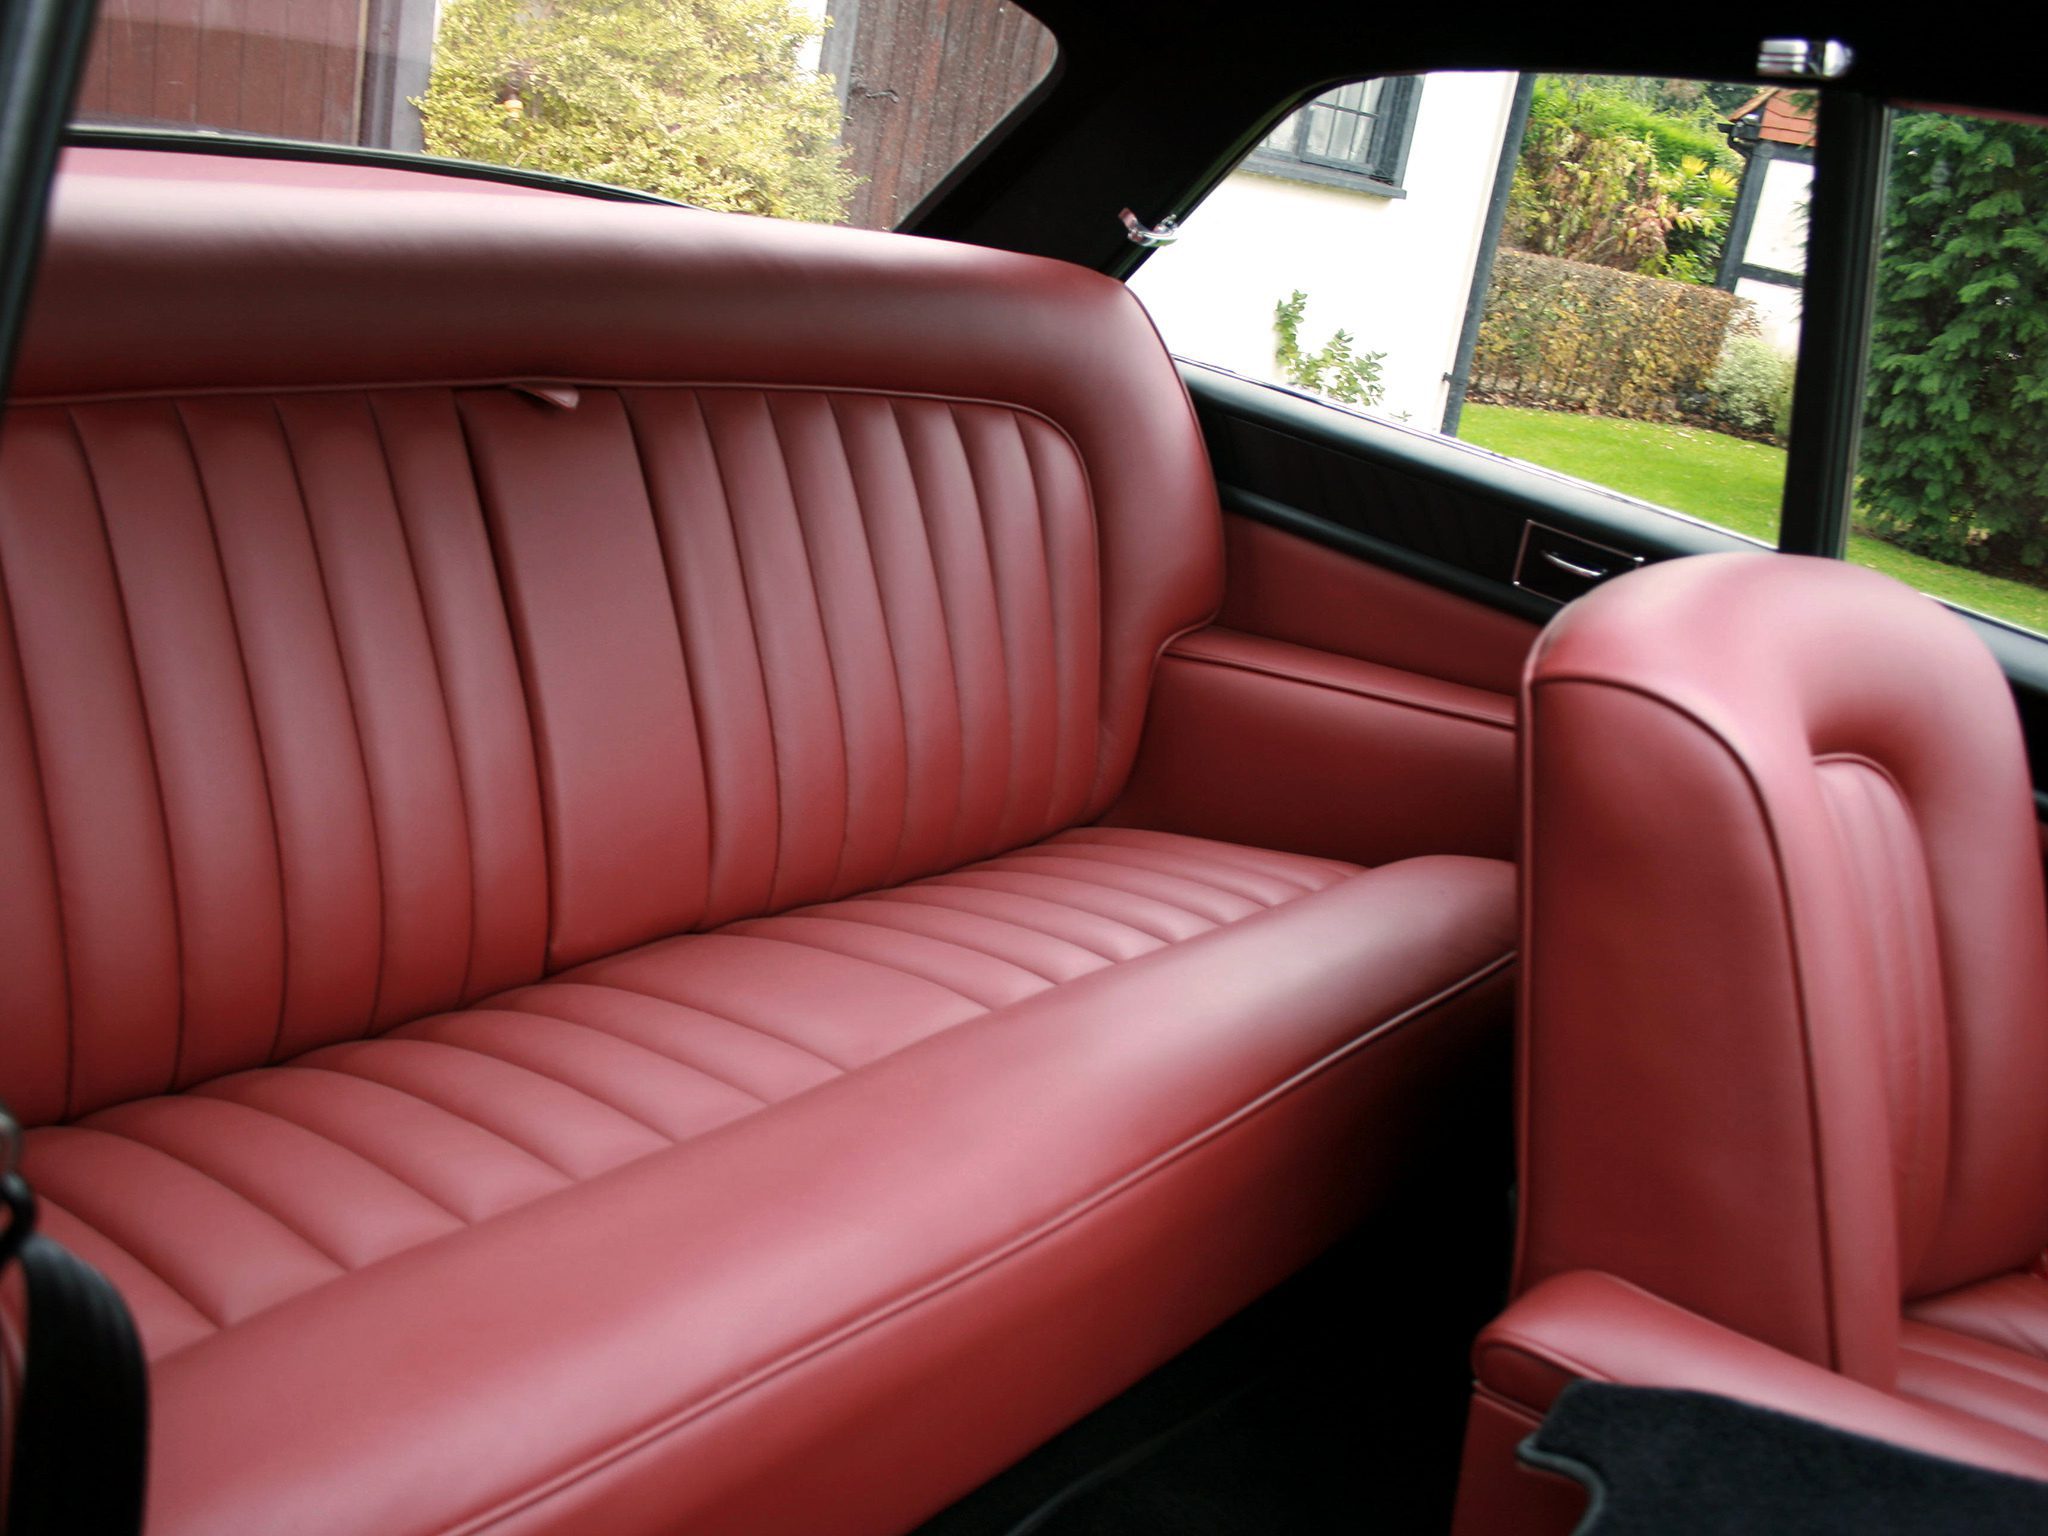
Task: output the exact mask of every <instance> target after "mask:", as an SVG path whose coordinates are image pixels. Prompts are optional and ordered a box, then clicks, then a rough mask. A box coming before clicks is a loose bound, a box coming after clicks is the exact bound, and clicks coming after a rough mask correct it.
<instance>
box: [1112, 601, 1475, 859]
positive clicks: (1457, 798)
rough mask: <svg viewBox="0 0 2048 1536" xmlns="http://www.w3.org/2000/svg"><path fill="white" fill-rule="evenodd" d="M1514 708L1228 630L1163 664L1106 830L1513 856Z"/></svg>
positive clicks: (1184, 646)
mask: <svg viewBox="0 0 2048 1536" xmlns="http://www.w3.org/2000/svg"><path fill="white" fill-rule="evenodd" d="M1514 750H1515V701H1514V700H1513V699H1511V698H1508V697H1506V696H1504V695H1502V694H1497V693H1489V692H1487V691H1486V690H1485V689H1483V688H1470V687H1467V686H1465V685H1464V684H1462V683H1451V682H1444V681H1442V680H1441V679H1438V678H1433V677H1425V676H1423V675H1422V674H1420V673H1416V672H1406V671H1403V670H1401V669H1400V668H1398V667H1388V666H1382V665H1380V664H1379V663H1377V662H1370V661H1359V660H1356V659H1354V658H1352V657H1349V656H1339V655H1336V654H1334V653H1333V652H1330V651H1319V650H1312V649H1310V648H1309V647H1307V646H1300V645H1290V644H1288V643H1287V642H1285V641H1281V640H1270V639H1266V638H1264V637H1263V636H1259V635H1245V634H1239V633H1237V632H1236V631H1234V630H1228V629H1217V628H1211V629H1203V630H1197V631H1195V632H1194V633H1192V634H1188V635H1183V636H1181V638H1180V639H1178V640H1176V641H1174V643H1173V644H1172V645H1171V646H1170V647H1168V649H1167V652H1166V654H1165V655H1164V656H1162V657H1161V658H1160V662H1159V670H1158V673H1157V675H1156V676H1155V678H1154V681H1153V690H1152V704H1151V710H1150V712H1149V714H1148V715H1147V717H1146V724H1145V738H1144V741H1143V743H1142V745H1141V746H1140V748H1139V752H1138V761H1137V764H1136V767H1135V769H1134V770H1133V772H1132V775H1131V779H1130V782H1129V784H1128V785H1127V786H1126V788H1125V790H1124V795H1123V798H1122V799H1121V800H1120V801H1119V802H1118V803H1117V805H1116V806H1114V807H1113V808H1112V809H1111V811H1110V813H1109V815H1108V816H1107V817H1106V818H1105V819H1106V820H1107V821H1108V822H1110V823H1111V824H1112V825H1120V826H1135V827H1151V828H1156V829H1158V830H1161V831H1168V832H1187V833H1193V834H1195V835H1197V836H1203V837H1219V838H1222V839H1224V840H1225V841H1227V842H1238V843H1250V844H1252V845H1254V846H1257V847H1261V848H1281V849H1286V850H1288V851H1291V852H1295V853H1309V854H1318V855H1321V856H1324V857H1327V858H1337V859H1348V860H1351V861H1352V862H1354V863H1358V864H1386V863H1391V862H1392V861H1393V860H1395V859H1404V858H1412V857H1414V856H1415V855H1417V854H1428V853H1466V854H1477V855H1480V856H1482V857H1488V858H1501V859H1505V858H1512V857H1513V856H1514V819H1515V805H1514V782H1515V772H1514Z"/></svg>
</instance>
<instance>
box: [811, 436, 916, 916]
mask: <svg viewBox="0 0 2048 1536" xmlns="http://www.w3.org/2000/svg"><path fill="white" fill-rule="evenodd" d="M822 398H823V399H824V401H825V410H826V414H827V415H828V416H830V417H831V420H832V436H833V439H834V441H836V442H837V443H838V445H839V458H840V462H842V463H843V464H844V465H845V466H846V483H847V484H848V485H849V486H851V487H852V488H853V520H854V522H855V523H856V524H857V525H858V526H859V528H860V538H861V546H862V547H863V548H864V549H866V551H867V556H868V579H869V581H870V582H871V583H872V584H873V586H874V589H875V611H876V612H877V613H879V614H880V615H881V616H882V644H883V646H884V647H885V648H886V649H887V650H888V653H889V680H890V683H891V685H892V686H893V687H894V688H895V690H896V728H897V734H898V735H899V736H900V737H901V738H902V741H903V803H902V805H900V806H899V807H898V808H897V818H896V846H895V848H894V849H893V850H891V852H890V854H889V862H888V864H887V865H886V866H885V867H884V868H883V870H882V882H881V883H882V884H884V885H889V884H893V883H894V882H895V881H896V880H897V879H898V878H899V877H898V875H897V870H898V869H899V868H901V866H902V863H903V845H904V843H905V841H906V840H907V839H908V838H909V835H910V764H911V745H910V711H909V709H908V707H907V706H906V705H905V703H904V700H903V662H902V658H901V657H900V656H899V655H898V653H897V650H896V635H895V632H894V628H893V626H892V625H891V623H890V610H889V602H888V598H887V597H886V596H885V595H884V593H883V591H882V567H881V564H880V562H879V561H877V560H876V558H875V541H874V536H873V534H872V532H871V531H870V530H869V528H868V519H867V511H866V507H865V504H864V503H863V501H862V499H861V494H860V477H859V476H858V475H857V474H856V473H855V472H854V468H853V451H852V449H850V448H849V447H848V446H847V442H846V428H845V426H844V424H843V423H842V422H841V421H840V418H839V400H838V397H837V396H835V395H824V396H823V397H822Z"/></svg>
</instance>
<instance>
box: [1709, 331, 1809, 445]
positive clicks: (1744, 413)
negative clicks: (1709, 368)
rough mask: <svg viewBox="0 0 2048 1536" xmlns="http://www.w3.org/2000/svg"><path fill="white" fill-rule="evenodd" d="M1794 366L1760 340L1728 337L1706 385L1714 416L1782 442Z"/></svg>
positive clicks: (1789, 409) (1788, 420) (1789, 412)
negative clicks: (1766, 434)
mask: <svg viewBox="0 0 2048 1536" xmlns="http://www.w3.org/2000/svg"><path fill="white" fill-rule="evenodd" d="M1794 366H1795V365H1794V361H1793V359H1792V358H1790V357H1787V356H1786V355H1785V354H1784V353H1782V352H1780V351H1779V350H1778V349H1777V348H1776V347H1774V346H1772V345H1771V344H1770V343H1769V342H1768V341H1765V340H1764V339H1763V337H1761V336H1757V335H1752V334H1743V335H1736V336H1731V337H1729V338H1728V345H1727V348H1726V349H1725V350H1724V351H1723V352H1722V353H1721V361H1720V363H1719V365H1718V366H1717V367H1716V368H1715V369H1714V371H1713V372H1712V373H1711V374H1709V375H1708V376H1707V381H1706V383H1707V393H1708V394H1709V395H1710V396H1712V397H1713V409H1714V413H1715V414H1716V415H1718V416H1720V417H1721V418H1722V419H1723V420H1725V421H1726V422H1728V424H1729V425H1731V426H1735V427H1739V428H1742V429H1743V430H1744V431H1748V432H1758V433H1762V432H1768V433H1769V434H1770V435H1771V436H1773V437H1777V438H1781V439H1782V438H1783V437H1784V436H1785V434H1786V433H1787V432H1788V431H1789V430H1790V429H1791V425H1792V375H1793V372H1794Z"/></svg>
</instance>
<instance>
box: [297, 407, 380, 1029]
mask: <svg viewBox="0 0 2048 1536" xmlns="http://www.w3.org/2000/svg"><path fill="white" fill-rule="evenodd" d="M270 410H271V415H272V416H273V417H274V418H275V419H276V422H277V435H278V441H279V443H280V445H281V446H282V447H283V448H284V458H285V463H286V465H287V466H288V467H289V468H290V469H291V472H292V486H293V488H294V489H295V490H296V491H297V493H298V498H299V517H300V519H301V521H302V522H303V523H304V525H305V529H306V547H307V548H308V549H310V550H311V551H312V553H313V578H314V580H315V581H316V582H318V583H319V586H320V608H321V611H322V612H323V613H325V614H326V615H327V632H328V634H329V635H330V636H332V637H333V640H334V665H335V669H336V670H337V671H339V672H340V673H341V693H342V697H343V698H345V699H346V700H348V721H349V729H350V732H351V734H352V735H353V736H354V737H355V747H356V766H357V768H358V770H359V771H360V772H361V773H362V776H363V803H364V805H365V806H366V807H367V808H368V811H369V815H370V849H371V852H372V854H373V855H374V857H375V859H376V863H377V965H376V969H375V971H374V972H373V973H372V975H371V978H370V1012H369V1014H368V1016H367V1017H366V1018H365V1019H364V1020H363V1032H364V1033H365V1034H368V1033H370V1032H371V1031H373V1030H374V1029H375V1028H376V1027H377V1014H378V1010H379V1009H380V1008H381V1007H382V1006H383V1002H384V966H385V963H386V961H387V960H388V959H389V958H390V928H391V907H390V903H389V902H387V901H386V900H385V899H384V881H385V868H384V830H383V827H382V824H381V822H380V820H379V818H378V815H377V786H376V785H375V784H374V783H373V782H372V781H371V778H370V754H369V750H368V748H367V747H366V745H365V744H364V741H363V720H362V715H361V713H360V712H359V711H358V710H357V708H356V685H355V679H354V677H353V676H352V675H351V674H350V669H349V664H348V648H347V647H346V646H345V645H343V644H342V640H341V623H340V621H339V620H338V619H336V618H335V616H334V589H333V587H332V586H331V585H329V583H328V580H327V562H326V561H325V560H324V559H323V558H322V557H321V554H320V536H319V534H318V533H316V532H315V531H314V528H313V504H312V502H311V501H309V500H308V499H307V496H306V479H305V476H304V475H302V474H301V473H300V472H299V456H298V453H297V452H296V450H294V449H293V447H292V432H291V428H290V427H289V426H287V425H286V424H285V419H284V408H283V407H282V406H281V405H280V404H279V403H278V402H277V401H276V400H275V399H272V400H271V402H270Z"/></svg>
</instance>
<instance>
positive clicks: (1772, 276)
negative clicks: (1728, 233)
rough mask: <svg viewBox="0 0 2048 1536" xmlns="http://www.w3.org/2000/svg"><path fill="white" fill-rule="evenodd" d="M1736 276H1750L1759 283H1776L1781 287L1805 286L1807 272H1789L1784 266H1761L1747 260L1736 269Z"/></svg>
mask: <svg viewBox="0 0 2048 1536" xmlns="http://www.w3.org/2000/svg"><path fill="white" fill-rule="evenodd" d="M1735 276H1736V277H1737V278H1738V279H1740V278H1745V277H1746V278H1749V279H1751V280H1752V281H1755V282H1759V283H1774V284H1776V285H1777V286H1778V287H1780V288H1804V287H1805V286H1806V274H1805V273H1803V272H1787V271H1786V270H1785V269H1784V268H1783V267H1760V266H1758V265H1757V264H1756V263H1755V262H1753V261H1745V262H1744V263H1742V265H1741V266H1739V267H1737V268H1736V269H1735Z"/></svg>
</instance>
